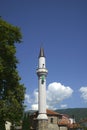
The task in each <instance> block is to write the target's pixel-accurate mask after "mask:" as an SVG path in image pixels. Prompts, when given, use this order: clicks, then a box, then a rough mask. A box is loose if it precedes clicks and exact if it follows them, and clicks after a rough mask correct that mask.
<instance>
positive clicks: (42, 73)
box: [36, 68, 48, 75]
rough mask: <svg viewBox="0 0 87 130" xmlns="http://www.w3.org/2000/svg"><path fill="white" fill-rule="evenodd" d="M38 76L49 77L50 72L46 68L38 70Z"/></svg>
mask: <svg viewBox="0 0 87 130" xmlns="http://www.w3.org/2000/svg"><path fill="white" fill-rule="evenodd" d="M36 73H37V75H47V73H48V70H47V69H46V68H38V69H37V70H36Z"/></svg>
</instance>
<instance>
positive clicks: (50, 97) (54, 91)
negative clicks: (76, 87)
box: [25, 82, 73, 110]
mask: <svg viewBox="0 0 87 130" xmlns="http://www.w3.org/2000/svg"><path fill="white" fill-rule="evenodd" d="M46 92H47V95H46V96H47V108H50V109H56V105H57V104H58V103H60V102H61V101H63V100H65V99H67V98H69V97H70V96H71V95H72V93H73V90H72V89H71V88H70V87H68V86H64V85H62V84H61V83H57V82H53V83H51V84H49V85H48V89H47V91H46ZM32 95H33V96H32ZM32 95H30V96H29V95H28V94H26V95H25V100H26V101H27V103H30V104H31V109H32V110H37V109H38V91H37V89H35V90H34V92H33V94H32ZM61 107H62V108H64V107H67V106H66V104H65V105H62V106H61Z"/></svg>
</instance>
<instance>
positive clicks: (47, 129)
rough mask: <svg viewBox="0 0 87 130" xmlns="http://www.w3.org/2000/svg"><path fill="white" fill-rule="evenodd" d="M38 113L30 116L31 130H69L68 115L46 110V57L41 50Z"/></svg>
mask: <svg viewBox="0 0 87 130" xmlns="http://www.w3.org/2000/svg"><path fill="white" fill-rule="evenodd" d="M36 73H37V76H38V111H36V112H33V113H32V114H31V115H30V118H29V123H30V130H67V129H68V127H69V125H70V124H71V120H70V119H69V117H68V116H67V115H64V114H59V113H57V112H54V111H52V110H48V109H46V77H47V74H48V70H47V68H46V57H45V54H44V49H43V48H40V53H39V57H38V68H37V70H36Z"/></svg>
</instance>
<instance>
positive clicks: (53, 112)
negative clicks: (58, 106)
mask: <svg viewBox="0 0 87 130" xmlns="http://www.w3.org/2000/svg"><path fill="white" fill-rule="evenodd" d="M46 112H47V115H56V116H57V115H61V114H60V113H57V112H55V111H53V110H49V109H47V110H46Z"/></svg>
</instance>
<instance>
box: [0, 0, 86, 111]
mask: <svg viewBox="0 0 87 130" xmlns="http://www.w3.org/2000/svg"><path fill="white" fill-rule="evenodd" d="M0 16H2V18H3V19H4V20H6V21H8V22H9V23H11V24H13V25H15V26H19V27H20V28H21V32H22V34H23V43H22V44H19V45H17V54H16V56H17V58H18V59H19V62H20V63H19V65H18V71H19V75H20V76H21V78H22V79H21V82H22V83H23V84H24V85H25V87H26V94H25V104H26V105H27V107H26V109H27V110H28V109H36V108H37V100H38V99H37V95H38V92H37V91H38V78H37V75H36V68H37V65H38V55H39V50H40V47H41V46H43V47H44V51H45V55H46V66H47V69H48V71H49V73H48V76H47V107H48V108H50V109H55V108H58V109H60V108H78V107H87V0H7V1H6V0H1V1H0Z"/></svg>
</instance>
